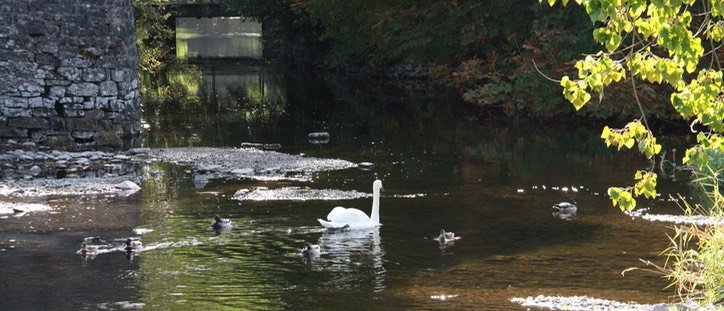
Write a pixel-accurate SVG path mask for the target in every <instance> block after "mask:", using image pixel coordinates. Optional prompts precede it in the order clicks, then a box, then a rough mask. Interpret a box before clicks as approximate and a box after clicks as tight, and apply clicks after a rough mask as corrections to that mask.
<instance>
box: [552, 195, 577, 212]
mask: <svg viewBox="0 0 724 311" xmlns="http://www.w3.org/2000/svg"><path fill="white" fill-rule="evenodd" d="M553 209H555V210H557V211H559V212H561V213H575V212H576V211H577V210H578V207H576V201H575V200H573V198H571V199H570V200H568V202H561V203H557V204H553Z"/></svg>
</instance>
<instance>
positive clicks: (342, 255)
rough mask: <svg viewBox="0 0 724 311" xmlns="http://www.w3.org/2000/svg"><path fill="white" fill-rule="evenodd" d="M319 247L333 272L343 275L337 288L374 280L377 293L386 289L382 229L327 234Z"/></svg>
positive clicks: (322, 238) (320, 239)
mask: <svg viewBox="0 0 724 311" xmlns="http://www.w3.org/2000/svg"><path fill="white" fill-rule="evenodd" d="M319 245H320V246H321V248H322V250H323V251H324V253H325V254H326V256H327V257H328V258H329V263H330V265H329V266H327V269H329V270H330V271H331V272H339V273H343V274H342V275H339V276H338V277H337V278H335V279H336V280H335V282H337V284H336V285H337V286H339V287H348V286H350V285H352V284H353V283H356V282H357V281H359V280H363V279H368V278H369V279H371V280H372V282H373V284H374V287H375V289H376V290H383V289H384V285H383V282H384V274H385V272H386V270H385V268H384V267H383V263H384V259H383V257H384V255H385V252H384V249H383V248H382V240H381V238H380V228H379V227H375V228H369V229H366V230H352V231H346V232H336V233H328V232H325V233H323V234H322V236H321V237H320V238H319Z"/></svg>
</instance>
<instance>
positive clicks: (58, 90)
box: [48, 86, 65, 98]
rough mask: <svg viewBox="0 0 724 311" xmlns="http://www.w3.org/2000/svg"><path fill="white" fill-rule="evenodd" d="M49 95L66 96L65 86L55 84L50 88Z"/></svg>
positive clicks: (55, 96)
mask: <svg viewBox="0 0 724 311" xmlns="http://www.w3.org/2000/svg"><path fill="white" fill-rule="evenodd" d="M48 95H50V96H51V97H54V98H61V97H63V96H65V88H64V87H62V86H53V87H51V88H50V91H49V92H48Z"/></svg>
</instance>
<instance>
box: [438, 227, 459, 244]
mask: <svg viewBox="0 0 724 311" xmlns="http://www.w3.org/2000/svg"><path fill="white" fill-rule="evenodd" d="M459 239H460V237H459V236H457V237H456V236H455V233H454V232H451V231H447V232H445V229H441V230H440V235H439V236H437V241H438V242H440V244H447V243H450V242H455V241H456V240H459Z"/></svg>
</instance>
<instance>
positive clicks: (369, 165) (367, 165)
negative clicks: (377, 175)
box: [357, 162, 375, 171]
mask: <svg viewBox="0 0 724 311" xmlns="http://www.w3.org/2000/svg"><path fill="white" fill-rule="evenodd" d="M357 167H359V168H360V169H362V170H366V171H369V170H373V169H375V164H374V163H372V162H360V163H358V164H357Z"/></svg>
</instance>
